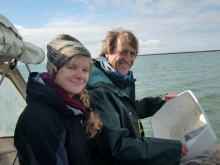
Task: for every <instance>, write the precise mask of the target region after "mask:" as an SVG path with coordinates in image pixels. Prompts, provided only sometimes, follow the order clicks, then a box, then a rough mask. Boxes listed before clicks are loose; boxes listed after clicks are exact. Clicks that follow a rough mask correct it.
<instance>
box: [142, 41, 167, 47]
mask: <svg viewBox="0 0 220 165" xmlns="http://www.w3.org/2000/svg"><path fill="white" fill-rule="evenodd" d="M140 45H141V46H145V47H148V48H156V47H161V46H163V44H162V43H161V42H160V41H159V40H155V39H150V40H148V41H146V42H145V43H142V42H141V41H140Z"/></svg>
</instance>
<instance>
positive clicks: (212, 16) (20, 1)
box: [0, 0, 220, 58]
mask: <svg viewBox="0 0 220 165" xmlns="http://www.w3.org/2000/svg"><path fill="white" fill-rule="evenodd" d="M0 14H2V15H4V16H5V17H6V18H8V19H9V20H10V21H11V22H12V23H13V24H14V25H15V27H16V28H17V29H18V31H19V33H20V35H21V36H22V38H23V40H24V41H27V42H31V43H33V44H35V45H37V46H39V47H40V48H42V49H43V50H44V51H45V52H46V51H47V49H46V45H47V43H48V42H49V41H50V40H51V39H52V38H54V37H55V36H57V35H58V34H69V35H71V36H73V37H75V38H77V39H78V40H80V41H81V42H82V43H83V45H84V46H85V47H86V48H87V49H88V50H89V51H90V53H91V55H92V57H94V58H95V57H98V55H99V53H100V51H101V47H102V40H103V39H104V37H105V33H106V32H107V31H108V30H111V29H112V28H117V27H123V28H124V29H129V30H131V31H132V32H134V34H135V36H136V37H137V39H138V41H139V53H138V54H139V55H144V54H156V53H171V52H188V51H203V50H217V49H220V0H8V1H6V0H0Z"/></svg>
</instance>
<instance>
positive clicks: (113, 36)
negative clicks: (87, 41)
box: [99, 27, 138, 57]
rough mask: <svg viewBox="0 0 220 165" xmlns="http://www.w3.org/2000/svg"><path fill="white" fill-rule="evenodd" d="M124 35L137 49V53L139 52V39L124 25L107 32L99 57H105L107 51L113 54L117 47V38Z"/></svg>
mask: <svg viewBox="0 0 220 165" xmlns="http://www.w3.org/2000/svg"><path fill="white" fill-rule="evenodd" d="M120 35H123V36H124V37H126V38H127V41H128V43H129V45H130V46H131V47H132V48H134V49H135V50H136V55H137V54H138V40H137V38H136V37H135V35H134V34H133V32H131V31H130V30H125V29H123V28H122V27H119V28H116V29H112V30H111V31H107V32H106V37H105V38H104V40H103V41H102V51H101V53H100V54H99V57H105V52H107V53H108V54H112V53H113V50H114V49H115V47H116V43H117V38H118V37H119V36H120Z"/></svg>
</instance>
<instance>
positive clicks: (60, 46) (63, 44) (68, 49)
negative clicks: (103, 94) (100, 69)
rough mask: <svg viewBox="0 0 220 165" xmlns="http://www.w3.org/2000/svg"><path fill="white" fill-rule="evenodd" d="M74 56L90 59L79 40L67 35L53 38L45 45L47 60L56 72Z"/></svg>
mask: <svg viewBox="0 0 220 165" xmlns="http://www.w3.org/2000/svg"><path fill="white" fill-rule="evenodd" d="M75 55H85V56H87V57H88V58H90V59H91V58H92V57H91V55H90V53H89V51H88V50H87V49H86V48H85V47H84V46H83V44H82V43H81V42H80V41H79V40H77V39H76V38H74V37H72V36H70V35H67V34H60V35H58V36H56V37H54V38H53V39H52V40H51V41H50V42H49V43H48V45H47V58H48V60H50V61H51V63H52V64H53V65H54V66H51V67H53V68H54V67H55V68H56V71H57V70H59V69H60V68H61V67H62V66H63V65H64V64H65V63H66V61H67V60H69V59H70V58H72V57H73V56H75Z"/></svg>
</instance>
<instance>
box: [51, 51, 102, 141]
mask: <svg viewBox="0 0 220 165" xmlns="http://www.w3.org/2000/svg"><path fill="white" fill-rule="evenodd" d="M80 57H84V58H85V59H89V61H90V70H91V69H92V64H93V61H92V59H91V58H89V57H87V56H85V55H80V54H79V55H74V56H73V57H72V58H70V59H69V60H68V61H66V63H65V64H64V66H66V65H69V64H71V63H73V61H75V60H76V59H77V58H80ZM50 63H51V61H50V60H48V61H47V73H48V76H49V77H50V78H51V79H52V80H54V78H55V75H56V72H57V70H56V68H54V67H51V66H52V65H51V64H50ZM79 95H80V101H81V102H82V103H83V104H84V105H85V107H86V108H87V109H89V108H90V103H89V96H88V94H87V91H86V90H85V89H83V90H82V91H81V92H80V93H79ZM89 111H90V112H89V117H88V120H87V121H86V122H85V127H86V133H87V134H88V135H89V138H92V137H94V136H95V134H96V133H97V132H98V131H100V130H101V128H102V127H103V124H102V123H101V121H100V118H99V116H98V115H97V114H95V113H94V112H93V111H91V110H89Z"/></svg>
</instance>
